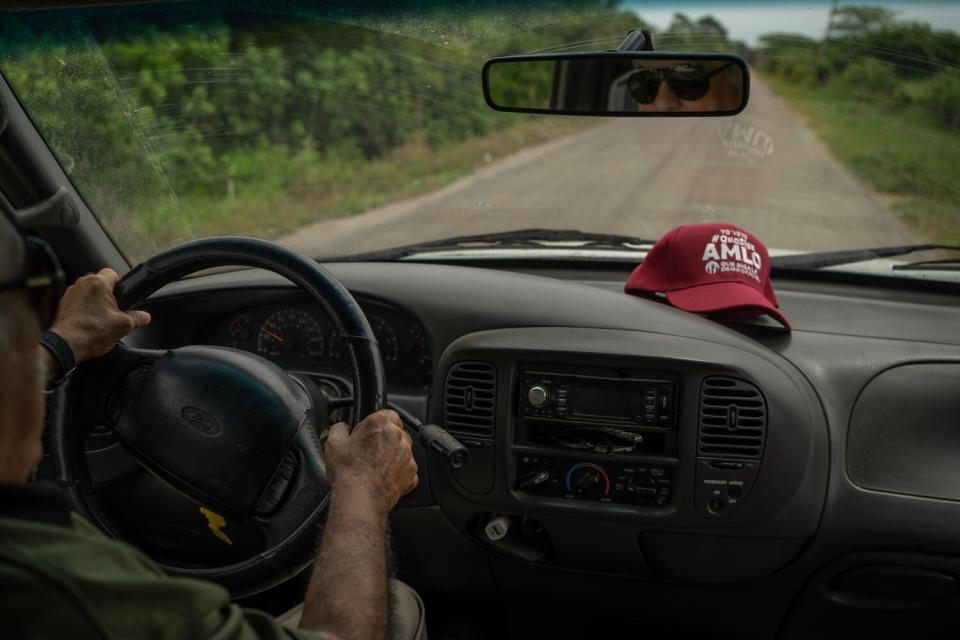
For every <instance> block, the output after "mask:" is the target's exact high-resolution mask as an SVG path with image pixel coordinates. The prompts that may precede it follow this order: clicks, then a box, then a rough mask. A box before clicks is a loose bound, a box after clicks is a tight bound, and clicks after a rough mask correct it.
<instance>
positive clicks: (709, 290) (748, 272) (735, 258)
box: [625, 222, 790, 329]
mask: <svg viewBox="0 0 960 640" xmlns="http://www.w3.org/2000/svg"><path fill="white" fill-rule="evenodd" d="M625 290H626V292H627V293H657V292H663V293H665V294H666V296H667V301H668V302H669V303H670V304H672V305H673V306H675V307H677V308H678V309H683V310H684V311H693V312H695V313H716V312H724V313H729V314H731V315H759V314H761V313H767V314H770V315H771V316H773V317H774V318H776V319H777V320H779V321H780V322H781V323H782V324H783V326H785V327H786V328H787V329H789V328H790V323H789V322H787V319H786V318H785V317H784V316H783V314H782V313H781V312H780V308H779V305H778V304H777V296H776V295H775V294H774V293H773V285H772V284H770V255H769V254H768V253H767V248H766V247H765V246H763V243H762V242H760V240H758V239H757V237H756V236H755V235H753V234H752V233H748V232H746V231H744V230H743V229H741V228H740V227H738V226H736V225H732V224H726V223H723V222H720V223H712V222H711V223H704V224H686V225H682V226H679V227H676V228H674V229H671V230H670V231H668V232H667V233H666V234H665V235H664V236H663V237H662V238H660V239H659V240H657V243H656V244H655V245H653V248H652V249H650V252H649V253H648V254H647V257H646V258H644V259H643V262H642V263H640V266H638V267H637V268H636V269H634V271H633V273H632V274H630V279H629V280H627V284H626V287H625Z"/></svg>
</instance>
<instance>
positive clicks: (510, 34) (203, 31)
mask: <svg viewBox="0 0 960 640" xmlns="http://www.w3.org/2000/svg"><path fill="white" fill-rule="evenodd" d="M566 4H568V5H577V8H578V9H579V10H581V11H582V10H583V6H584V5H591V6H592V9H593V13H590V14H588V17H587V18H583V17H579V18H578V19H570V15H572V14H568V13H565V12H564V8H563V5H562V4H561V6H560V7H559V8H557V9H554V10H553V11H552V13H549V14H544V13H536V12H534V13H527V14H522V15H517V16H513V17H511V16H509V15H507V16H504V15H502V14H497V15H496V16H495V14H490V16H489V20H488V21H487V22H485V21H484V16H483V15H479V16H478V15H476V14H465V15H467V16H469V18H464V17H462V16H461V15H460V14H454V15H441V16H437V17H435V18H429V17H428V18H424V19H421V20H418V21H409V20H405V19H403V18H402V17H400V18H396V19H395V20H394V21H391V20H390V19H387V20H386V22H384V21H380V22H378V23H376V24H370V23H369V21H368V22H364V20H363V19H361V20H359V21H358V22H355V23H354V24H350V23H344V22H332V21H327V20H324V19H321V18H317V17H308V18H304V17H303V16H282V15H268V16H264V15H263V14H252V13H251V14H244V13H240V12H229V13H226V12H224V13H219V12H210V11H208V10H203V9H198V10H196V11H190V12H186V13H183V14H180V15H166V14H159V13H151V12H149V11H145V12H142V13H126V14H120V15H111V14H105V15H97V14H91V15H86V14H73V15H72V16H71V17H70V18H68V19H64V20H62V22H60V23H59V24H56V25H51V24H49V23H48V22H47V21H46V20H45V19H37V18H35V17H33V16H26V17H24V18H22V19H20V20H14V19H7V20H5V21H4V22H3V23H2V24H3V29H4V31H3V33H0V63H2V66H3V69H4V72H5V73H6V75H7V77H8V79H9V81H10V83H11V85H12V86H13V87H15V89H16V91H17V92H18V94H19V96H20V98H21V100H23V102H24V103H25V104H26V105H27V107H28V109H29V111H30V112H31V113H32V114H34V117H36V118H37V119H38V120H39V122H38V125H39V128H40V130H41V131H43V132H44V134H45V135H46V136H47V138H48V141H49V142H50V143H51V145H52V147H53V148H54V149H56V150H57V152H58V153H60V155H61V160H62V162H63V163H64V165H65V166H67V167H68V169H71V170H72V174H73V177H74V179H75V181H76V183H77V184H78V185H79V186H80V187H81V190H82V192H83V193H84V195H85V197H87V198H88V200H89V201H90V202H91V204H92V205H93V208H94V210H95V211H97V212H98V214H99V215H101V216H103V217H104V218H105V221H106V222H107V226H108V228H109V229H110V230H111V232H112V233H113V234H114V235H115V236H118V237H117V240H118V243H119V244H120V246H121V247H123V248H124V249H125V250H127V251H128V252H130V253H132V254H133V255H134V257H141V256H143V255H147V254H149V253H150V252H152V251H155V250H156V249H158V248H161V247H164V246H167V245H169V244H170V243H172V242H175V241H177V240H180V239H185V238H189V237H193V236H195V235H198V234H200V233H204V232H207V233H210V232H216V231H217V230H218V229H219V228H221V227H224V228H228V229H229V230H230V231H232V232H238V231H242V232H247V233H257V234H261V235H272V234H275V233H277V232H280V231H284V230H289V229H290V228H293V227H295V226H298V225H300V224H303V223H304V222H306V221H309V220H311V219H315V218H316V217H319V216H323V215H329V214H339V213H352V212H354V211H357V210H360V209H362V208H364V206H365V205H367V204H370V202H371V201H368V200H365V201H360V200H359V199H358V198H359V192H360V191H362V190H363V191H375V190H376V185H370V184H369V180H370V179H372V178H374V176H372V175H371V171H370V166H371V163H372V162H375V161H378V160H383V159H385V158H388V157H389V156H390V154H391V153H394V152H396V151H397V150H402V149H403V148H405V147H407V146H410V145H417V146H418V147H423V148H424V149H426V150H427V152H430V150H434V151H436V150H438V149H445V148H448V147H450V146H452V145H456V144H458V143H462V142H464V141H467V140H470V139H474V138H479V137H483V136H485V135H487V134H490V133H491V132H492V131H493V130H495V129H502V128H504V127H508V128H509V127H512V126H514V125H516V124H517V123H518V122H519V120H520V118H511V117H504V116H502V115H497V114H494V113H493V112H491V111H490V110H489V109H488V108H487V107H486V105H485V104H484V103H483V99H482V96H481V92H480V91H479V79H478V78H479V76H478V73H477V71H478V68H479V66H480V64H482V61H483V60H484V59H485V58H487V57H490V56H493V55H500V54H505V53H520V52H528V51H531V50H537V49H540V48H548V47H552V46H556V45H557V44H558V43H559V44H563V43H569V46H571V47H574V48H575V47H576V46H579V45H582V43H587V42H590V43H596V42H602V41H604V40H606V39H612V43H605V46H607V47H610V46H615V45H616V40H617V39H618V37H619V36H622V34H624V33H626V31H627V30H628V29H629V28H630V27H633V26H636V24H637V22H638V21H637V18H636V16H634V15H632V14H625V13H620V12H617V11H614V10H608V9H607V8H606V3H596V2H593V3H591V2H579V3H577V2H568V3H566ZM388 15H389V14H388ZM44 18H45V16H44ZM497 23H502V24H497ZM506 25H509V26H510V28H500V27H505V26H506ZM518 26H519V27H521V29H522V30H521V31H520V32H517V31H516V29H517V27H518ZM491 27H493V28H491ZM511 29H512V31H511ZM478 38H481V39H479V40H478ZM95 43H96V44H95ZM380 175H381V177H383V174H382V172H381V174H380ZM416 177H417V176H410V175H409V172H408V171H403V170H401V171H400V172H399V174H398V175H396V176H395V178H396V179H395V180H392V179H391V176H389V175H388V176H386V179H387V180H388V181H390V182H391V184H392V183H393V182H400V181H401V180H402V179H413V178H416ZM280 193H285V194H300V198H299V203H301V204H300V211H299V212H291V211H285V212H284V214H283V215H280V216H278V215H276V214H274V215H269V214H266V215H264V213H263V212H264V211H269V210H270V204H271V201H272V200H276V198H275V196H276V194H280ZM304 202H311V203H312V206H304V205H303V204H302V203H304ZM274 204H277V205H280V206H289V205H290V203H289V202H288V201H286V200H284V199H281V200H280V201H279V202H275V203H274ZM131 206H133V207H135V210H131ZM255 209H259V211H260V213H259V214H258V215H254V214H253V210H255ZM237 223H239V224H237Z"/></svg>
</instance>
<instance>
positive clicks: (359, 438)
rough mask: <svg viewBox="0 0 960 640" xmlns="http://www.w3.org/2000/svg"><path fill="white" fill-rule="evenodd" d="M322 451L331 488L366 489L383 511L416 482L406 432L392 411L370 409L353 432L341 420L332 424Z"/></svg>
mask: <svg viewBox="0 0 960 640" xmlns="http://www.w3.org/2000/svg"><path fill="white" fill-rule="evenodd" d="M324 455H325V458H326V463H327V477H328V479H329V480H330V484H331V485H332V486H333V488H334V489H335V490H336V489H337V488H338V487H339V486H343V488H345V489H346V488H348V487H349V488H351V489H366V490H369V492H370V494H369V495H370V497H371V498H373V499H374V501H375V503H376V504H378V505H379V506H380V507H382V508H383V513H388V512H389V511H390V510H391V509H393V507H394V505H396V504H397V501H398V500H400V498H401V497H403V496H404V495H406V494H408V493H410V492H411V491H413V490H414V489H415V488H416V486H417V482H418V478H417V463H416V461H415V460H414V459H413V450H412V449H411V440H410V436H409V435H408V434H407V432H406V431H404V430H403V422H402V421H401V420H400V416H399V415H397V414H396V412H394V411H389V410H384V411H377V412H376V413H371V414H370V415H369V416H367V417H366V418H364V419H363V421H362V422H360V424H358V425H357V426H356V427H355V428H354V429H353V432H351V431H350V428H349V427H348V426H347V425H346V424H344V423H342V422H341V423H338V424H335V425H333V426H332V427H330V433H329V436H328V437H327V442H326V446H325V447H324Z"/></svg>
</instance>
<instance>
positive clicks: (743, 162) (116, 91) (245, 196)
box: [0, 0, 960, 278]
mask: <svg viewBox="0 0 960 640" xmlns="http://www.w3.org/2000/svg"><path fill="white" fill-rule="evenodd" d="M957 9H958V5H957V3H952V2H875V3H874V4H873V5H864V4H848V3H838V2H827V1H823V2H817V1H810V2H790V1H784V0H781V1H778V2H762V1H759V2H758V1H744V2H739V3H737V2H722V1H714V2H705V1H700V2H693V3H690V4H689V6H680V5H678V4H677V3H673V2H616V1H609V0H601V1H593V2H591V1H588V0H580V1H577V0H573V1H567V2H556V1H554V2H549V3H537V2H526V3H519V2H505V1H501V2H486V3H485V2H475V3H461V2H456V3H451V4H449V5H445V4H442V3H434V2H424V1H421V2H418V3H415V4H413V5H409V6H407V5H404V4H403V3H399V4H398V3H380V4H376V5H372V6H371V5H357V4H350V3H346V4H337V5H336V6H335V7H333V3H306V2H299V3H297V2H289V3H273V5H271V4H270V3H266V2H243V3H240V2H236V3H223V4H222V5H218V4H217V3H210V2H207V3H175V4H172V5H166V6H164V5H136V4H134V5H132V6H126V7H119V8H118V7H107V8H94V9H71V10H58V11H43V12H24V13H19V14H16V13H11V14H6V15H4V16H3V17H2V18H0V20H2V23H0V26H2V38H0V68H2V71H3V73H4V76H5V77H6V79H7V81H8V82H9V83H10V85H11V87H12V88H13V90H14V91H15V93H16V95H17V97H18V99H19V100H20V101H21V103H22V104H23V105H24V107H25V108H26V110H27V111H28V113H29V115H30V116H31V118H32V119H33V121H34V123H35V124H36V126H37V128H38V130H39V131H40V132H41V134H42V135H43V136H44V138H45V140H46V141H47V143H48V144H49V145H50V147H51V148H52V149H53V150H54V152H55V154H56V155H57V157H58V159H59V160H60V162H61V164H62V166H63V167H64V169H65V170H66V171H67V173H68V174H69V175H70V177H71V179H72V180H73V182H74V184H75V186H76V187H77V189H78V190H79V192H80V193H81V195H82V196H83V197H84V199H85V200H86V202H87V203H88V204H89V205H90V207H91V209H92V210H93V211H94V213H95V214H96V215H97V216H98V218H99V219H100V221H101V222H102V223H103V225H104V226H105V228H106V229H107V231H108V232H109V233H110V234H111V236H112V237H113V239H114V240H115V241H116V242H117V244H118V246H119V247H120V248H121V250H122V251H124V252H125V254H126V255H127V257H128V258H130V259H131V260H140V259H143V258H145V257H148V256H149V255H151V254H153V253H156V252H157V251H159V250H161V249H164V248H166V247H168V246H171V245H173V244H175V243H177V242H181V241H184V240H188V239H192V238H197V237H202V236H208V235H227V234H230V235H237V234H239V235H252V236H257V237H262V238H268V239H274V240H278V241H280V242H282V243H284V244H287V245H288V246H291V247H293V248H295V249H298V250H300V251H303V252H305V253H307V254H309V255H312V256H316V257H320V258H334V257H338V256H345V255H349V254H356V253H360V252H367V251H372V250H380V249H387V248H390V247H396V246H399V245H410V244H415V243H421V242H425V241H430V240H436V239H441V238H449V237H453V236H463V235H484V234H489V233H497V232H505V231H512V230H519V229H530V228H539V229H573V230H579V231H583V232H589V233H602V234H617V235H623V236H631V237H635V238H645V239H656V238H657V237H659V236H660V235H662V234H663V233H664V232H666V231H667V230H668V229H670V228H672V227H674V226H676V225H678V224H682V223H690V222H702V221H727V222H731V223H734V224H737V225H740V226H741V227H743V228H745V229H747V230H749V231H750V232H752V233H753V234H755V235H756V236H758V237H759V238H761V239H762V240H763V241H764V242H765V243H766V244H767V246H768V247H770V249H771V253H772V254H773V255H778V254H784V253H791V252H797V251H830V250H841V249H852V248H865V247H877V246H884V245H905V244H912V243H923V242H939V243H952V244H958V243H960V197H958V180H957V176H960V71H958V64H960V35H958V31H960V11H957ZM638 27H644V28H648V29H650V30H651V31H652V32H653V33H654V41H655V45H656V50H657V51H700V52H725V53H734V54H739V55H741V56H743V57H744V58H746V59H747V61H748V62H749V64H750V67H751V78H750V98H749V105H748V106H747V108H746V109H745V111H743V113H741V114H739V115H737V116H733V117H719V118H653V119H647V118H642V119H636V118H623V119H612V118H584V117H570V116H556V115H529V114H514V113H500V112H495V111H493V110H491V109H490V108H489V107H488V106H487V105H486V104H485V103H484V100H483V95H482V91H481V83H480V69H481V67H482V65H483V63H484V61H485V60H487V59H488V58H490V57H493V56H499V55H506V54H521V53H538V52H540V53H542V52H554V51H602V50H610V49H616V48H617V46H618V44H619V43H620V42H621V40H622V39H623V37H624V36H625V34H626V33H627V32H628V30H630V29H634V28H638ZM517 82H518V83H519V84H518V86H517V87H515V88H514V89H513V91H516V92H520V93H519V94H516V95H522V92H523V90H524V87H523V86H522V78H518V79H517ZM955 255H956V254H953V256H954V257H955ZM914 258H915V256H911V257H910V258H909V259H911V260H912V259H914ZM888 275H891V274H888ZM892 275H904V276H906V275H915V274H914V272H912V271H911V272H909V273H908V272H906V271H904V272H902V273H893V274H892ZM927 276H928V277H934V278H936V277H940V274H939V273H936V272H934V273H930V274H927Z"/></svg>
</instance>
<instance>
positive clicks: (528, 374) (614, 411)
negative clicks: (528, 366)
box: [518, 371, 677, 429]
mask: <svg viewBox="0 0 960 640" xmlns="http://www.w3.org/2000/svg"><path fill="white" fill-rule="evenodd" d="M519 388H520V391H519V398H518V401H519V405H518V407H519V411H518V414H519V416H520V417H521V418H530V419H539V420H544V419H546V420H561V421H565V422H573V423H578V424H590V423H599V424H604V425H612V424H618V425H623V426H624V427H627V426H637V427H657V428H661V429H672V428H674V427H676V417H677V416H676V414H677V411H676V404H677V382H676V380H675V378H673V377H671V376H669V374H655V375H653V376H650V377H637V378H608V377H594V376H586V375H575V374H568V373H549V372H541V371H524V372H522V373H521V375H520V386H519Z"/></svg>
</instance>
